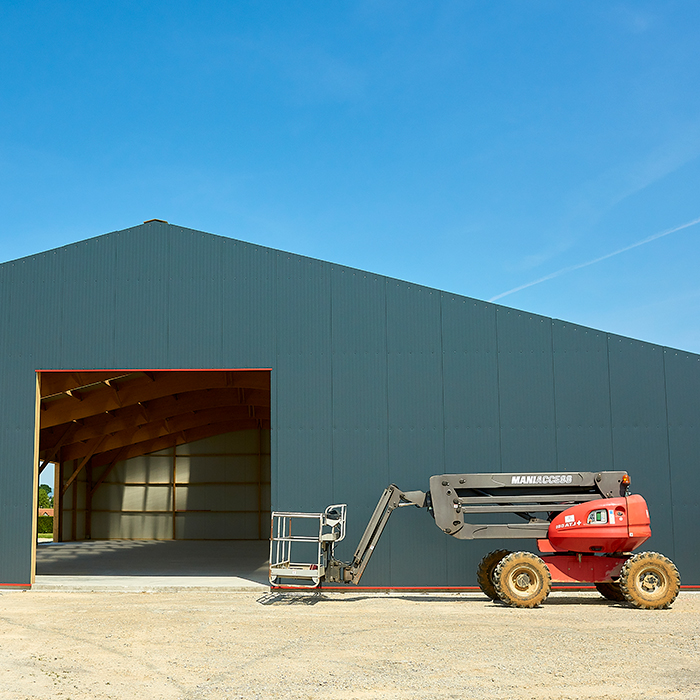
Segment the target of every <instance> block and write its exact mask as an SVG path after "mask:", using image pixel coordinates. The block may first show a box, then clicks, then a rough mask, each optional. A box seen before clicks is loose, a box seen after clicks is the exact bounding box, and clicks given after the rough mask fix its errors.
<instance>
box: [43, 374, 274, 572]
mask: <svg viewBox="0 0 700 700" xmlns="http://www.w3.org/2000/svg"><path fill="white" fill-rule="evenodd" d="M38 386H39V399H38V400H39V411H38V414H39V419H38V426H37V429H38V457H39V459H38V464H37V469H38V471H39V474H41V472H42V471H43V470H45V469H54V471H55V477H54V538H53V539H54V543H55V544H56V545H59V547H54V548H52V549H51V548H48V547H40V550H41V551H39V552H38V558H37V573H38V574H39V575H42V574H54V575H69V571H70V570H71V568H72V570H73V571H75V572H76V573H78V572H82V575H85V570H86V567H87V569H90V570H92V569H97V570H99V571H110V572H112V573H113V574H114V575H137V574H139V573H144V572H147V573H148V574H149V575H158V572H159V571H160V570H162V571H163V573H164V575H175V573H176V571H179V572H180V574H179V575H188V574H191V575H218V576H225V575H226V571H227V567H226V562H229V564H230V570H231V571H232V572H234V571H235V572H239V573H240V570H241V560H243V559H245V560H246V561H247V562H248V563H247V564H246V566H250V565H251V564H252V562H254V561H257V559H258V558H260V557H264V560H265V561H266V558H267V554H266V542H267V538H268V536H269V521H270V459H271V456H270V370H257V369H256V370H206V371H201V370H153V371H151V370H141V371H119V370H110V371H41V372H39V373H38ZM194 541H196V542H197V543H199V544H194V543H193V542H194ZM156 543H161V544H156ZM176 543H177V544H176ZM204 543H206V544H204ZM61 545H62V546H61ZM180 550H182V551H180ZM237 552H238V553H239V554H240V555H241V557H240V558H239V561H235V560H236V553H237ZM81 553H85V557H87V559H82V560H81V556H80V555H81ZM96 553H97V554H99V556H98V557H96V556H95V554H96ZM159 559H160V560H161V561H160V564H159V563H158V562H159ZM177 561H181V566H179V567H178V566H177V565H176V564H175V563H176V562H177ZM265 561H263V562H262V563H263V564H264V563H265ZM86 562H87V563H86ZM258 578H259V576H258Z"/></svg>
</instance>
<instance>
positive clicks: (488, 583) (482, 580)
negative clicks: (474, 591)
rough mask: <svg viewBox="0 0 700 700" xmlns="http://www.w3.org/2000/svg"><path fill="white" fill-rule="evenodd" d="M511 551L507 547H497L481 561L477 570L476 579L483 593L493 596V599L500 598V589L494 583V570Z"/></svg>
mask: <svg viewBox="0 0 700 700" xmlns="http://www.w3.org/2000/svg"><path fill="white" fill-rule="evenodd" d="M509 554H510V551H509V550H507V549H496V550H495V551H493V552H489V553H488V554H487V555H486V556H485V557H484V558H483V559H482V560H481V561H480V562H479V566H478V568H477V570H476V581H477V583H478V584H479V588H481V590H482V591H483V593H484V594H485V595H486V596H488V597H489V598H491V600H498V591H497V590H496V586H495V585H494V583H493V572H494V571H495V570H496V567H497V566H498V565H499V564H500V563H501V559H503V558H504V557H507V556H508V555H509Z"/></svg>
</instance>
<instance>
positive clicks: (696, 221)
mask: <svg viewBox="0 0 700 700" xmlns="http://www.w3.org/2000/svg"><path fill="white" fill-rule="evenodd" d="M696 224H700V217H699V218H697V219H693V220H692V221H688V222H687V223H685V224H681V225H680V226H676V227H674V228H670V229H667V230H666V231H661V232H660V233H655V234H654V235H652V236H649V237H648V238H644V239H643V240H641V241H637V242H636V243H632V245H628V246H625V247H624V248H620V249H619V250H615V251H613V252H612V253H607V254H606V255H601V256H600V257H599V258H595V259H594V260H588V261H587V262H584V263H579V264H578V265H570V266H569V267H563V268H562V269H561V270H557V271H556V272H552V273H551V274H549V275H545V276H544V277H540V278H539V279H536V280H534V281H533V282H528V283H527V284H521V285H520V286H519V287H515V288H514V289H509V290H508V291H507V292H503V293H502V294H497V295H496V296H495V297H491V299H489V301H496V300H498V299H503V297H507V296H508V295H509V294H515V292H520V291H522V290H523V289H527V288H528V287H534V286H535V285H536V284H541V283H542V282H547V281H548V280H551V279H554V278H555V277H560V276H561V275H564V274H566V273H567V272H573V271H574V270H580V269H581V268H583V267H589V266H590V265H595V264H596V263H599V262H602V261H603V260H607V259H608V258H612V257H614V256H616V255H620V253H626V252H627V251H628V250H632V249H633V248H639V246H642V245H645V244H646V243H651V242H652V241H655V240H657V239H658V238H663V237H664V236H669V235H670V234H672V233H676V231H681V230H683V229H684V228H689V227H690V226H695V225H696Z"/></svg>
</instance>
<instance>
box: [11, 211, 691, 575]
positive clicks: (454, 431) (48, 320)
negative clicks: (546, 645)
mask: <svg viewBox="0 0 700 700" xmlns="http://www.w3.org/2000/svg"><path fill="white" fill-rule="evenodd" d="M0 294H1V295H2V296H1V297H0V299H1V304H2V306H1V308H0V323H1V326H0V358H1V359H0V362H2V374H1V375H0V376H1V377H2V380H1V381H2V392H0V440H2V451H1V454H0V580H1V581H2V582H4V583H23V582H28V581H29V579H30V576H31V571H30V569H31V559H30V544H31V531H30V530H31V502H32V476H31V465H32V459H33V431H34V400H35V393H34V392H35V390H34V387H35V377H34V372H35V370H36V369H47V370H49V369H78V368H79V369H110V368H122V369H145V368H151V369H158V368H178V369H188V368H190V369H203V368H222V369H230V368H256V367H270V368H272V386H271V390H272V434H271V442H272V444H271V450H272V462H271V471H272V501H273V508H283V509H287V508H289V509H295V510H297V509H299V510H306V509H311V510H318V509H322V508H323V507H325V506H326V505H327V504H329V503H331V502H347V503H348V504H349V506H350V511H349V512H350V516H349V518H350V520H349V534H348V538H347V540H346V543H344V548H343V549H342V550H341V552H340V554H341V555H343V556H345V557H348V556H349V555H350V554H351V553H352V550H353V548H354V545H355V542H356V540H357V538H358V537H359V534H360V532H361V530H362V528H363V526H364V523H365V521H366V519H367V517H368V516H369V514H370V513H371V511H372V509H373V507H374V504H375V502H376V499H377V498H378V496H379V494H380V493H381V490H382V489H383V488H384V486H386V485H387V484H388V483H389V482H391V481H394V482H396V483H398V484H399V485H400V486H401V487H402V488H405V489H425V488H427V486H428V477H429V476H430V475H431V474H435V473H440V472H443V471H446V472H449V471H462V470H464V471H516V470H536V471H544V470H555V469H558V470H599V469H612V468H615V469H627V470H629V471H630V473H631V474H632V479H633V482H632V483H633V489H634V490H635V491H637V492H641V493H643V494H644V495H645V496H646V497H647V499H648V501H649V504H650V508H651V511H652V518H653V529H654V537H653V539H652V541H651V542H650V543H649V547H650V548H655V549H658V550H660V551H663V552H664V553H666V554H668V555H669V556H671V557H672V558H674V559H675V560H676V562H677V564H678V565H679V568H680V569H681V573H682V575H683V579H684V582H686V583H691V582H692V583H698V584H700V563H699V562H700V557H698V554H700V552H699V551H698V550H699V548H700V545H699V544H698V541H699V540H698V538H697V537H695V535H694V530H693V526H694V524H695V522H696V520H697V517H698V515H699V512H698V511H699V508H698V505H697V499H696V498H695V496H694V494H695V493H696V492H697V490H696V488H695V487H696V486H700V483H698V482H700V475H699V473H700V470H699V469H698V467H697V455H698V454H699V449H698V448H700V432H699V430H700V400H699V399H698V396H699V395H700V364H699V363H700V357H698V356H697V355H693V354H690V353H683V352H679V351H675V350H668V349H665V348H661V347H659V346H655V345H650V344H647V343H642V342H639V341H635V340H631V339H629V338H620V337H617V336H613V335H608V334H606V333H602V332H599V331H595V330H591V329H588V328H582V327H578V326H575V325H573V324H570V323H565V322H561V321H555V320H552V319H548V318H544V317H540V316H535V315H533V314H528V313H524V312H521V311H516V310H512V309H508V308H505V307H499V306H496V305H493V304H488V303H485V302H480V301H475V300H473V299H467V298H464V297H460V296H457V295H454V294H448V293H443V292H440V291H438V290H434V289H428V288H425V287H420V286H417V285H413V284H409V283H406V282H400V281H397V280H393V279H388V278H384V277H380V276H377V275H372V274H369V273H365V272H361V271H358V270H353V269H349V268H345V267H342V266H337V265H332V264H330V263H324V262H320V261H317V260H312V259H309V258H303V257H300V256H296V255H291V254H288V253H283V252H280V251H275V250H270V249H266V248H261V247H258V246H253V245H250V244H246V243H241V242H239V241H234V240H229V239H225V238H221V237H217V236H212V235H210V234H205V233H201V232H198V231H192V230H189V229H182V228H179V227H176V226H170V225H167V224H162V223H158V222H153V223H149V224H144V225H143V226H138V227H135V228H133V229H127V230H125V231H119V232H116V233H113V234H109V235H107V236H102V237H99V238H96V239H91V240H89V241H84V242H81V243H78V244H74V245H71V246H66V247H65V248H61V249H58V250H55V251H49V252H47V253H42V254H40V255H36V256H32V257H30V258H26V259H23V260H19V261H14V262H10V263H5V264H4V265H1V266H0ZM511 544H512V542H511ZM528 544H529V543H523V545H524V546H527V545H528ZM497 545H498V543H496V542H491V543H469V542H459V541H456V540H454V539H452V538H449V537H447V536H445V535H443V534H442V533H441V532H440V531H439V530H438V529H437V528H436V527H435V526H434V524H433V523H432V521H431V519H430V517H429V515H428V514H427V513H426V512H425V511H420V510H417V509H402V510H401V511H400V512H398V513H397V514H396V515H394V517H393V519H392V521H391V522H390V524H389V529H388V532H387V535H385V537H384V538H383V540H382V542H381V543H380V546H379V548H378V550H377V553H376V554H375V557H374V559H373V560H372V563H371V564H370V566H369V568H368V570H367V574H366V577H365V579H364V580H363V583H367V584H369V585H470V584H473V583H474V569H475V567H476V564H477V563H478V560H479V559H480V557H481V556H482V555H483V553H484V552H485V551H487V550H488V549H490V548H495V546H497Z"/></svg>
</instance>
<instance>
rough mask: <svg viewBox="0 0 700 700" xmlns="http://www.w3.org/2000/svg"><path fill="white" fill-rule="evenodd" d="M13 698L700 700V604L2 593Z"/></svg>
mask: <svg viewBox="0 0 700 700" xmlns="http://www.w3.org/2000/svg"><path fill="white" fill-rule="evenodd" d="M0 640H1V641H0V698H1V699H2V700H5V699H7V700H22V699H24V698H27V699H32V700H33V699H34V698H42V699H44V698H47V697H53V698H61V700H83V699H84V698H90V699H93V698H94V699H97V700H101V699H103V698H105V699H106V698H119V699H120V700H121V699H130V698H138V699H139V700H147V699H148V700H150V699H151V698H155V699H159V700H160V699H164V700H165V699H170V698H176V699H178V700H180V699H182V700H199V699H218V698H246V699H250V698H264V699H266V700H267V699H269V698H294V699H297V698H428V697H430V698H450V699H451V698H459V699H460V700H462V699H471V698H475V699H478V698H509V699H513V698H619V699H620V700H622V699H623V698H624V699H628V698H645V699H648V698H662V697H663V698H666V699H671V698H700V594H697V593H682V594H681V595H680V597H679V598H678V600H677V601H676V602H675V604H674V605H673V608H672V609H670V610H661V611H644V610H635V609H631V608H627V607H623V606H621V605H619V604H616V603H610V602H609V601H606V600H604V599H602V598H601V597H599V596H598V595H597V594H596V593H571V592H566V593H553V594H552V595H551V596H550V598H549V599H548V601H547V602H546V604H545V605H544V606H542V607H540V608H537V609H534V610H519V609H512V608H507V607H504V606H502V605H500V604H496V603H492V602H491V601H487V600H486V599H485V598H484V597H483V596H481V595H480V594H462V595H439V594H433V595H400V596H399V595H393V596H390V595H383V594H380V595H366V594H363V593H362V592H355V593H352V594H342V593H337V594H331V593H327V594H322V595H300V594H294V595H290V594H286V595H282V594H275V593H271V594H265V595H260V594H255V593H223V592H207V591H198V590H187V591H185V590H183V591H179V592H167V593H166V592H159V593H109V594H107V593H77V592H69V593H64V592H58V593H57V592H43V591H29V592H4V593H2V594H1V595H0Z"/></svg>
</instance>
